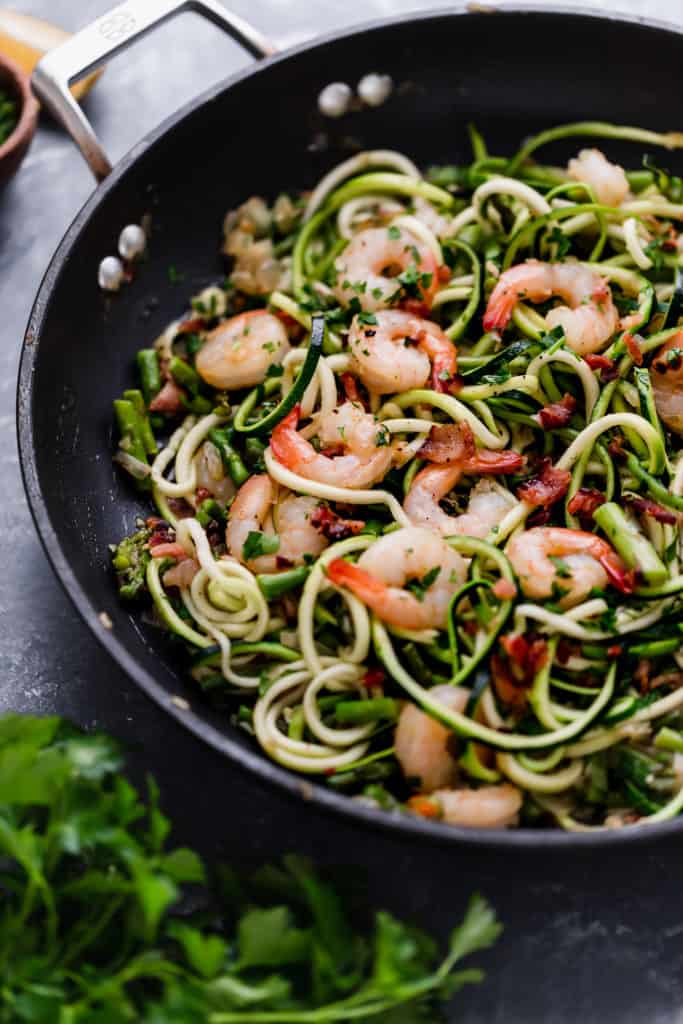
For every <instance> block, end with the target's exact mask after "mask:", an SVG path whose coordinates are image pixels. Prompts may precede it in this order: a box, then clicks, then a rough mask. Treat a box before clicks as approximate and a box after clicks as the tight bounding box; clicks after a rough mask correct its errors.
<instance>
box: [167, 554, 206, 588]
mask: <svg viewBox="0 0 683 1024" xmlns="http://www.w3.org/2000/svg"><path fill="white" fill-rule="evenodd" d="M199 568H200V566H199V562H197V561H196V560H195V559H194V558H182V559H180V561H179V562H178V563H177V564H176V565H173V566H171V568H170V569H167V570H166V572H165V573H164V575H163V584H164V586H165V587H189V586H190V584H191V583H192V580H193V579H194V578H195V576H196V575H197V573H198V572H199Z"/></svg>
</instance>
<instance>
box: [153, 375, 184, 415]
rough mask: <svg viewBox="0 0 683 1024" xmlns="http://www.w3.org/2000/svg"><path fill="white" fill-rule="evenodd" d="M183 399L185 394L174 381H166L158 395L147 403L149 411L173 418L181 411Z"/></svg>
mask: <svg viewBox="0 0 683 1024" xmlns="http://www.w3.org/2000/svg"><path fill="white" fill-rule="evenodd" d="M185 397H186V396H185V392H184V391H183V389H182V388H179V387H178V385H177V384H176V382H175V381H174V380H167V381H166V383H165V384H164V386H163V387H162V389H161V391H160V392H159V394H158V395H157V396H156V397H155V398H153V399H152V401H151V402H150V403H149V411H150V412H163V413H168V415H169V416H175V415H176V414H177V413H179V412H182V411H183V409H184V406H183V403H182V399H183V398H185Z"/></svg>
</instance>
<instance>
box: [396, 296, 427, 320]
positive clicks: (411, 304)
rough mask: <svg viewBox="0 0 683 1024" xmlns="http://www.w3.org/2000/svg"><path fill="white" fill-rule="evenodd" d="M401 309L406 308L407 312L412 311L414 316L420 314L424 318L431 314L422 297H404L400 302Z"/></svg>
mask: <svg viewBox="0 0 683 1024" xmlns="http://www.w3.org/2000/svg"><path fill="white" fill-rule="evenodd" d="M399 309H404V310H405V311H406V313H412V315H413V316H419V317H421V318H422V319H423V320H424V319H426V318H427V317H428V316H429V306H428V305H427V303H426V302H423V301H422V300H421V299H404V300H403V302H400V303H399Z"/></svg>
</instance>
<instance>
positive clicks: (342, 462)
mask: <svg viewBox="0 0 683 1024" xmlns="http://www.w3.org/2000/svg"><path fill="white" fill-rule="evenodd" d="M298 422H299V407H298V406H296V407H295V408H294V409H293V410H292V411H291V412H290V413H289V415H287V416H285V418H284V419H283V420H281V421H280V423H278V425H277V426H276V427H275V429H274V431H273V434H272V436H271V439H270V448H271V451H272V453H273V455H274V456H275V458H276V459H277V461H278V462H281V463H282V465H283V466H285V467H286V468H287V469H290V470H291V471H292V472H293V473H297V474H298V475H299V476H303V477H305V478H306V479H307V480H316V481H317V482H318V483H322V484H328V485H330V486H332V487H348V488H362V487H371V486H372V484H374V483H377V481H378V480H381V479H383V477H384V476H385V475H386V473H387V472H388V470H389V468H390V466H391V462H392V459H393V451H392V449H391V447H390V446H389V445H388V444H387V431H386V429H382V426H381V424H378V423H377V422H376V420H375V418H374V417H373V416H371V415H370V414H369V413H365V412H363V410H362V409H359V408H358V406H357V405H354V404H353V403H352V402H344V404H343V405H341V406H339V407H338V408H337V409H334V410H333V411H332V412H330V413H327V414H326V415H325V416H322V417H320V419H319V421H318V436H319V438H320V440H321V442H322V443H323V444H324V445H330V446H333V447H335V448H342V449H343V450H344V454H341V455H324V454H323V453H322V452H318V451H316V450H315V448H314V447H313V445H312V444H311V442H310V441H307V440H306V439H305V438H303V437H302V436H301V434H300V433H298V431H297V429H296V428H297V424H298Z"/></svg>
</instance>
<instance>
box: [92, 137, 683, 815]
mask: <svg viewBox="0 0 683 1024" xmlns="http://www.w3.org/2000/svg"><path fill="white" fill-rule="evenodd" d="M585 140H589V141H588V143H587V145H586V144H585ZM611 140H620V141H621V142H622V143H624V142H630V143H631V145H632V149H633V152H634V154H635V162H634V163H633V166H632V167H631V168H630V169H628V170H624V169H623V168H622V167H621V166H619V165H618V164H615V163H613V162H612V160H611V159H610V152H611V144H612V142H611ZM470 141H471V144H472V146H473V155H472V160H471V162H470V163H468V164H463V165H458V166H452V167H434V168H431V169H430V170H429V171H427V172H425V173H423V172H422V171H421V170H420V169H419V168H418V167H417V166H416V165H415V164H414V163H413V162H412V160H411V159H410V157H409V156H406V155H404V154H402V153H399V152H396V151H394V150H385V149H377V150H368V151H364V152H360V153H357V154H355V155H353V156H351V157H349V159H347V160H344V161H343V162H342V163H340V164H339V165H338V166H336V167H332V168H330V169H329V170H328V171H327V173H326V174H325V175H324V176H323V177H322V178H321V179H320V180H319V181H318V182H317V183H316V182H308V183H306V182H302V186H304V185H308V186H309V191H308V192H307V193H301V194H293V195H285V194H281V195H278V196H277V198H276V199H274V200H273V201H272V202H269V201H266V200H265V199H262V198H259V197H251V198H250V199H248V200H247V201H246V202H244V203H243V204H242V205H241V206H240V207H238V208H237V209H235V210H231V211H229V212H228V214H227V216H226V218H225V222H224V245H223V252H224V254H225V255H226V256H227V257H228V259H229V260H230V261H231V263H230V266H229V274H228V278H227V279H226V280H225V281H224V282H222V284H220V285H219V284H216V283H211V282H207V285H206V287H204V288H202V290H201V291H200V292H199V293H198V294H197V295H195V296H194V297H192V298H191V299H190V303H189V307H188V309H187V311H186V313H185V315H183V316H181V317H180V318H176V319H174V321H173V322H172V323H170V324H169V326H168V327H167V328H166V330H165V331H164V332H163V333H162V334H161V336H160V337H159V338H157V339H156V341H154V342H153V343H152V344H151V345H150V346H149V347H146V348H141V349H140V350H139V351H138V353H137V355H136V366H137V374H138V380H137V383H136V385H135V386H131V387H130V389H129V390H126V391H125V392H124V393H123V395H122V396H121V397H119V398H117V399H116V401H115V402H114V416H115V421H116V428H117V441H118V445H119V451H118V452H117V453H116V455H115V461H116V463H117V469H118V470H120V471H122V472H124V473H125V472H127V473H128V474H129V483H130V486H131V487H133V488H135V489H136V491H137V493H138V494H139V496H140V498H141V499H143V500H144V501H147V500H148V499H150V498H151V499H152V500H153V502H154V505H155V506H156V512H157V514H152V510H151V509H150V508H149V507H146V508H145V511H144V513H143V514H142V516H141V518H140V519H139V520H138V522H137V524H136V529H135V531H134V532H133V533H132V534H131V535H130V536H129V537H126V538H125V539H124V540H122V541H121V542H120V543H119V544H118V545H116V546H113V548H112V565H113V570H114V572H115V574H116V578H117V584H118V588H119V593H120V595H121V598H122V599H125V600H130V601H135V602H138V604H139V605H140V606H141V607H143V606H144V602H147V603H148V606H149V607H148V609H147V611H146V613H145V619H144V621H145V623H146V624H147V625H146V627H145V628H150V629H152V628H155V627H160V628H161V629H163V630H164V631H166V632H167V633H169V634H172V635H173V636H174V637H175V644H174V646H173V647H172V648H171V647H170V648H169V651H170V655H171V656H172V657H177V658H180V659H184V661H185V663H186V664H187V666H188V670H189V673H190V676H191V678H192V680H193V682H194V684H195V685H196V686H197V687H198V688H199V689H200V690H201V692H202V699H204V700H206V701H209V702H214V701H216V702H217V705H218V707H220V708H221V709H226V711H227V715H228V716H229V719H230V722H231V723H232V725H233V726H234V727H237V728H241V729H244V730H245V731H246V733H248V734H249V736H250V737H251V738H252V741H253V742H254V743H255V744H257V745H258V746H259V747H260V749H261V750H262V751H263V752H264V754H265V755H266V756H268V757H270V758H271V759H272V760H273V761H275V762H277V763H278V764H279V765H281V766H282V767H283V768H284V769H287V770H289V771H292V772H296V773H299V774H301V775H308V776H312V777H315V778H316V780H317V781H318V782H319V784H320V785H325V786H329V787H333V788H335V789H337V790H338V791H340V792H343V793H346V794H348V795H349V797H350V798H352V799H361V800H363V801H364V803H365V804H371V805H373V806H376V807H377V808H378V813H380V812H381V809H382V808H397V809H400V810H401V811H402V812H403V813H405V814H413V815H425V816H429V817H435V818H439V819H440V820H441V821H442V822H443V824H444V827H447V826H449V825H458V826H471V827H483V828H503V827H514V826H516V825H521V826H523V827H529V828H548V827H552V828H557V827H559V828H563V829H566V830H568V831H586V830H593V829H600V828H609V827H634V826H638V827H639V826H641V825H646V824H648V823H651V822H658V821H665V820H668V819H670V818H672V817H674V816H676V815H678V814H680V813H683V787H682V785H681V778H682V773H681V772H680V770H679V767H678V762H677V761H676V760H675V759H676V757H677V756H678V754H679V752H683V626H682V625H681V619H682V614H681V613H682V612H683V571H682V566H683V548H682V545H681V522H682V521H683V323H682V322H681V321H682V319H683V256H682V255H681V253H683V241H682V240H681V236H680V235H679V231H680V230H681V222H682V221H683V204H681V203H680V202H679V201H678V200H679V198H680V179H678V178H675V177H674V176H673V175H672V174H671V173H670V172H669V171H664V170H660V169H657V168H655V165H654V164H651V163H650V161H649V160H646V161H645V162H644V164H643V166H642V167H639V162H640V149H639V147H648V148H651V147H653V146H662V147H664V148H667V149H671V150H676V149H679V148H683V134H681V133H676V132H671V133H658V132H653V131H650V130H648V129H646V128H634V127H629V126H622V125H611V124H607V123H604V122H579V123H576V124H568V125H560V126H558V127H555V128H549V129H548V130H546V131H544V132H541V133H540V134H539V135H537V136H535V137H533V138H531V139H529V140H527V141H526V142H525V143H524V144H523V145H522V146H521V148H520V149H519V150H518V151H517V153H516V154H512V155H510V154H509V153H508V154H504V153H498V154H496V153H494V152H493V151H492V147H491V146H490V145H488V144H487V143H486V142H485V141H484V140H483V138H482V137H481V135H480V133H479V132H478V131H477V130H476V129H474V128H472V129H471V131H470ZM493 141H495V140H493ZM547 143H553V144H554V145H555V146H556V147H557V146H559V145H564V146H565V158H566V161H567V162H566V165H565V166H562V167H559V166H558V167H551V166H548V165H545V164H541V163H538V162H536V159H535V154H536V152H537V150H539V149H540V148H541V147H543V146H544V145H546V144H547ZM598 147H599V148H598ZM603 147H604V148H605V150H606V152H603V151H602V150H603ZM577 151H578V152H577ZM669 159H670V158H669V157H667V163H668V162H669ZM674 159H675V157H672V158H671V160H672V161H673V160H674ZM679 170H680V168H679ZM150 612H151V614H150Z"/></svg>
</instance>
